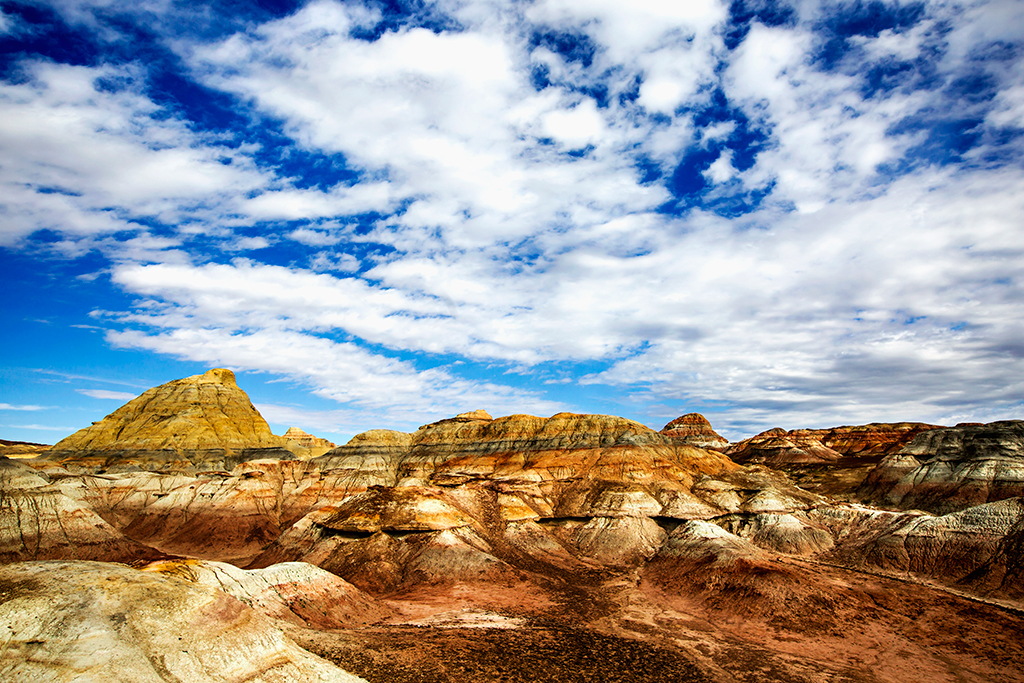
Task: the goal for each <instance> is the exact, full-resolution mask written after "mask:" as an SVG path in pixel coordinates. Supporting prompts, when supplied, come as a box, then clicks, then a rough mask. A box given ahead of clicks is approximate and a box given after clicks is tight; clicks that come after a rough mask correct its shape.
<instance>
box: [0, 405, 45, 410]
mask: <svg viewBox="0 0 1024 683" xmlns="http://www.w3.org/2000/svg"><path fill="white" fill-rule="evenodd" d="M0 410H46V406H36V405H13V404H11V403H0Z"/></svg>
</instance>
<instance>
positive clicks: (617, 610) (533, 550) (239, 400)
mask: <svg viewBox="0 0 1024 683" xmlns="http://www.w3.org/2000/svg"><path fill="white" fill-rule="evenodd" d="M292 434H293V435H295V434H296V432H292ZM716 436H717V435H715V434H714V431H713V430H712V429H711V426H710V424H708V423H707V420H705V419H704V418H702V417H701V416H699V415H696V414H691V415H685V416H683V417H682V418H679V419H678V420H674V421H673V422H671V423H669V425H667V426H666V428H665V429H664V430H662V431H661V432H656V431H654V430H651V429H649V428H647V427H645V426H643V425H641V424H638V423H636V422H633V421H631V420H627V419H624V418H620V417H615V416H608V415H585V414H573V413H559V414H557V415H554V416H551V417H537V416H532V415H510V416H505V417H498V418H496V419H495V418H492V417H491V416H490V415H489V414H487V413H486V412H485V411H479V410H477V411H472V412H467V413H462V414H460V415H456V416H455V417H452V418H448V419H443V420H439V421H436V422H432V423H430V424H426V425H424V426H423V427H421V428H420V429H418V430H416V431H415V432H401V431H394V430H387V429H376V430H371V431H368V432H364V433H362V434H359V435H357V436H356V437H354V438H353V439H352V440H351V441H349V443H347V444H345V445H343V446H340V447H336V448H333V449H331V450H330V451H329V452H327V453H324V454H323V455H321V456H318V457H313V458H309V459H297V458H289V459H283V458H284V457H286V455H275V454H283V453H284V451H282V449H281V446H280V444H281V441H283V439H281V438H279V437H273V435H271V434H270V432H269V428H267V426H266V423H265V422H263V421H262V418H259V416H258V413H256V411H255V409H254V408H252V406H251V404H250V403H249V402H248V399H247V397H245V394H244V393H242V392H241V390H240V389H238V387H237V386H235V384H234V382H233V378H232V377H231V376H230V373H227V371H211V372H209V373H206V374H204V375H200V376H197V377H191V378H187V379H185V380H179V381H178V382H171V383H169V384H167V385H164V386H162V387H157V388H156V389H153V390H150V391H149V392H146V394H143V396H141V397H139V399H136V400H135V401H133V402H132V403H129V404H128V405H126V406H124V407H123V408H121V409H120V410H118V411H116V412H115V413H114V414H113V415H111V416H109V417H108V418H107V419H106V420H104V421H102V422H100V423H97V424H96V425H93V427H92V428H88V429H86V430H82V432H79V433H78V434H76V435H73V436H72V437H69V439H66V440H65V441H64V442H61V444H58V446H59V448H55V451H56V452H57V453H58V454H60V455H59V457H58V458H57V459H56V460H46V459H44V460H43V461H42V462H41V463H40V462H35V461H31V460H27V461H12V460H7V459H0V563H2V562H17V561H22V560H44V559H62V560H81V559H103V560H111V561H116V562H120V563H131V564H133V565H134V566H142V565H145V571H138V570H136V569H131V568H129V567H125V566H113V565H110V566H107V565H102V564H97V565H92V564H89V563H81V562H74V563H72V562H67V563H62V564H48V563H39V564H37V563H26V564H20V565H12V566H11V567H6V568H4V567H0V617H2V618H0V636H3V637H4V638H6V642H7V644H6V645H0V679H4V677H5V676H6V677H7V678H10V679H11V680H28V681H31V680H34V679H33V676H35V677H37V678H39V679H44V678H46V677H49V679H50V680H52V679H55V678H58V677H60V676H64V675H65V674H67V677H68V678H69V679H70V678H71V677H72V674H70V673H68V672H69V671H72V670H74V671H76V672H82V671H84V672H85V673H81V676H84V677H88V678H89V679H90V680H101V681H102V680H117V676H121V675H123V676H126V677H127V678H125V679H124V680H136V679H133V678H131V676H134V675H136V674H134V673H129V672H134V671H138V672H142V673H140V674H138V680H140V681H141V680H147V681H148V680H153V681H157V680H182V681H188V680H198V679H199V678H200V677H197V675H196V674H195V672H196V671H200V670H201V671H202V676H205V678H202V680H254V681H260V680H266V681H271V680H274V681H278V680H280V681H287V680H349V679H346V678H345V676H346V675H347V674H344V672H342V671H339V670H338V669H334V668H324V667H325V666H326V665H325V664H324V663H323V662H322V661H320V660H316V659H315V658H308V657H307V655H306V654H305V653H304V652H303V651H301V650H299V649H298V648H296V646H295V644H294V643H292V642H291V641H289V640H287V639H286V638H285V637H284V636H282V635H281V631H279V630H277V629H283V630H284V631H285V632H286V633H287V634H288V636H289V637H291V638H293V639H295V641H296V642H297V643H298V644H299V645H301V646H302V647H304V648H307V649H308V650H309V651H311V652H314V653H316V654H319V655H322V656H324V657H325V658H328V659H330V660H331V661H332V662H334V663H335V664H337V665H339V666H340V667H341V669H344V670H346V671H351V672H353V673H354V674H356V675H359V676H362V677H364V678H365V679H366V680H367V681H371V682H372V683H384V682H385V681H386V682H387V683H413V682H415V683H424V682H425V681H451V680H480V681H488V680H502V681H508V682H509V683H525V682H526V681H529V682H530V683H534V682H536V681H539V680H551V681H566V680H573V681H583V680H602V681H609V682H610V683H633V682H635V681H638V680H643V681H645V682H646V683H668V682H669V681H671V682H672V683H679V682H680V681H683V682H686V681H693V682H696V681H700V682H702V683H703V682H706V681H732V680H739V681H753V680H758V681H777V682H781V681H785V682H786V683H790V682H794V681H799V682H807V683H810V682H811V681H818V680H837V681H839V680H849V681H853V680H871V681H875V682H876V683H904V682H905V681H945V680H950V681H953V680H956V681H977V682H979V683H980V682H981V681H990V680H1007V681H1024V674H1021V671H1020V666H1019V662H1020V660H1021V657H1024V638H1021V637H1020V635H1019V634H1020V633H1022V632H1024V616H1022V613H1021V612H1019V611H1015V610H1019V609H1020V608H1021V607H1022V605H1024V603H1022V602H1021V601H1022V600H1024V540H1022V539H1024V503H1022V500H1024V498H1022V497H1021V496H1022V495H1024V491H1021V489H1020V482H1021V481H1024V477H1022V476H1021V470H1020V468H1019V467H1018V465H1019V464H1020V461H1021V453H1022V450H1024V449H1022V443H1024V442H1022V436H1024V422H1008V423H995V424H993V425H973V426H963V425H962V426H960V427H957V428H953V429H938V428H933V427H932V426H931V425H919V424H912V423H894V424H878V425H864V426H860V427H838V428H835V429H831V430H793V431H789V432H787V431H783V430H770V431H769V432H766V433H764V434H761V435H758V436H757V437H753V438H752V439H749V440H747V441H746V442H741V444H737V445H736V446H734V447H733V449H730V451H731V452H733V453H734V455H736V457H738V458H740V459H745V460H746V464H737V463H735V462H733V461H732V460H731V459H730V458H729V457H727V455H725V454H723V453H721V452H719V451H717V450H713V449H711V446H713V445H715V444H719V445H720V443H721V442H720V441H719V440H718V439H716V438H715V437H716ZM299 437H300V438H303V437H302V436H301V435H299ZM311 438H315V437H311ZM291 443H292V447H293V448H304V449H307V450H308V447H306V446H302V445H299V444H296V443H295V442H294V441H292V442H291ZM694 443H704V444H705V445H706V446H707V447H704V448H702V447H698V446H695V445H694ZM139 444H142V445H143V446H144V448H139ZM734 449H735V450H734ZM264 454H270V455H271V456H272V457H270V458H265V457H260V458H257V459H252V457H253V456H262V455H264ZM879 461H881V462H880V463H879ZM30 465H31V466H30ZM876 465H877V467H876ZM872 467H875V471H874V472H873V473H872V476H871V478H870V479H869V482H868V484H869V485H865V488H864V489H863V491H866V493H865V495H869V496H874V497H876V498H877V499H878V500H880V501H883V502H885V501H888V502H886V503H885V504H886V505H887V506H888V507H891V508H899V507H906V506H911V505H912V506H914V507H926V506H931V507H930V509H931V510H932V512H926V511H922V510H901V509H878V508H872V507H868V506H866V505H863V504H860V503H857V502H849V501H843V500H840V498H842V497H844V496H845V497H847V498H850V497H853V495H854V493H856V492H857V491H858V490H859V489H858V487H859V486H860V482H861V479H863V475H864V473H866V472H867V470H868V469H871V468H872ZM33 468H35V469H33ZM787 472H788V473H789V474H790V475H792V477H794V478H795V479H796V480H797V481H799V482H800V483H802V484H804V485H805V486H807V487H809V488H812V489H814V490H811V491H809V490H806V489H804V488H801V487H798V486H796V485H794V481H793V479H791V478H790V477H789V476H787V474H786V473H787ZM833 493H835V495H833ZM944 501H945V502H944ZM950 501H952V503H950ZM949 507H952V508H955V510H951V509H947V508H949ZM62 591H63V592H62ZM76 596H83V598H84V599H78V597H76ZM1000 601H1003V602H1000ZM1006 601H1008V602H1006ZM46 610H49V612H47V611H46ZM4 624H7V625H8V627H9V629H10V630H9V631H8V633H7V634H6V635H4V633H3V632H2V626H3V625H4ZM214 635H217V636H218V637H213V636H214ZM179 643H180V644H179ZM96 648H99V649H96ZM90 653H92V654H90ZM90 657H91V659H90ZM90 662H91V663H90ZM86 665H88V666H93V667H94V668H93V669H85V668H82V667H84V666H86ZM19 667H20V668H19ZM76 667H77V668H76ZM12 671H13V672H14V673H10V672H12ZM8 674H10V675H8ZM75 675H78V674H75ZM318 676H319V677H320V678H319V679H318V678H317V677H318Z"/></svg>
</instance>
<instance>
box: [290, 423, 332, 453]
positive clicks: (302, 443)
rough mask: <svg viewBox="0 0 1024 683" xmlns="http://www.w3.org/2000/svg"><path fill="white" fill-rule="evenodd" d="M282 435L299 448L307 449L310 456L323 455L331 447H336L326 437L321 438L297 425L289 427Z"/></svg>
mask: <svg viewBox="0 0 1024 683" xmlns="http://www.w3.org/2000/svg"><path fill="white" fill-rule="evenodd" d="M282 436H283V438H285V439H288V440H289V441H292V442H294V443H295V445H297V446H298V447H299V448H302V449H305V450H306V451H308V452H309V455H310V457H314V458H315V457H317V456H318V455H323V454H324V453H326V452H327V451H329V450H331V449H332V448H337V444H334V443H332V442H330V441H328V440H327V439H321V438H320V437H319V436H313V435H312V434H310V433H309V432H305V431H303V430H301V429H299V428H298V427H289V428H288V430H287V431H286V432H285V433H284V434H283V435H282Z"/></svg>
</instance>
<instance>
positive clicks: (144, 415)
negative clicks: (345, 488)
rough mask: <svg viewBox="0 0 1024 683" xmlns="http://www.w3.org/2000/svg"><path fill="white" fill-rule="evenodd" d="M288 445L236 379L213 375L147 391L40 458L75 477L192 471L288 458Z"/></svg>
mask: <svg viewBox="0 0 1024 683" xmlns="http://www.w3.org/2000/svg"><path fill="white" fill-rule="evenodd" d="M286 444H287V441H286V440H284V439H282V438H281V437H278V436H274V435H273V434H271V432H270V427H269V426H268V425H267V422H266V420H264V419H263V417H262V416H261V415H260V414H259V412H258V411H257V410H256V408H255V407H254V406H253V405H252V403H251V402H250V401H249V397H248V396H247V395H246V394H245V392H244V391H242V390H241V389H239V388H238V385H237V384H236V383H235V376H234V373H232V372H231V371H230V370H224V369H214V370H208V371H207V372H205V373H204V374H202V375H195V376H192V377H186V378H185V379H179V380H174V381H173V382H168V383H167V384H162V385H160V386H158V387H154V388H153V389H149V390H148V391H146V392H145V393H143V394H142V395H141V396H139V397H138V398H135V399H132V400H131V401H129V402H128V403H127V404H125V405H123V406H121V407H120V408H118V409H117V410H115V411H114V412H113V413H111V414H110V415H108V416H107V417H105V418H103V419H102V420H100V421H99V422H97V423H95V424H93V425H92V426H90V427H86V428H85V429H81V430H79V431H77V432H75V433H74V434H72V435H71V436H69V437H67V438H66V439H63V440H61V441H60V442H58V443H57V444H55V445H54V446H53V448H52V449H50V451H48V452H47V453H46V454H45V455H44V456H43V457H44V458H45V460H46V461H49V462H58V463H60V464H61V465H62V466H64V467H65V468H67V469H68V470H69V471H75V472H83V471H86V472H99V473H102V472H118V471H131V470H137V469H143V470H159V471H181V472H195V471H200V470H225V469H228V470H229V469H231V468H233V467H234V466H235V465H237V464H238V463H240V462H244V461H246V460H254V459H258V458H274V459H281V458H285V459H289V458H292V457H294V456H292V455H291V454H290V453H289V452H288V451H287V450H286V449H285V446H286Z"/></svg>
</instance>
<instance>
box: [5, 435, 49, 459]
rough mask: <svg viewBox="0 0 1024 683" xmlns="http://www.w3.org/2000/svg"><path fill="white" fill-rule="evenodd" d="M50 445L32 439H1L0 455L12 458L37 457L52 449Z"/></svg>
mask: <svg viewBox="0 0 1024 683" xmlns="http://www.w3.org/2000/svg"><path fill="white" fill-rule="evenodd" d="M50 448H51V447H50V446H48V445H46V444H43V443H32V442H31V441H7V440H6V439H0V455H2V456H4V457H7V458H11V459H22V458H35V457H36V456H38V455H39V454H40V453H45V452H46V451H48V450H50Z"/></svg>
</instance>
